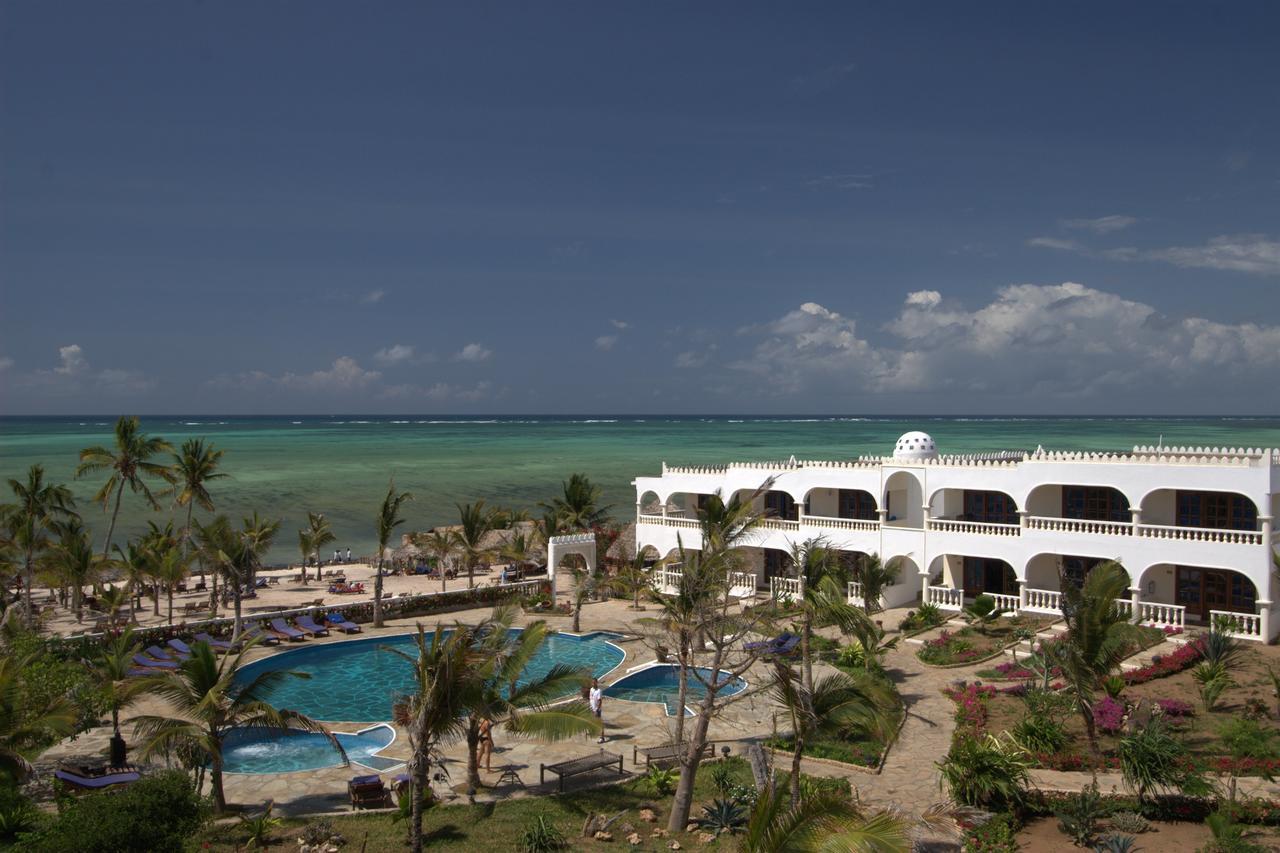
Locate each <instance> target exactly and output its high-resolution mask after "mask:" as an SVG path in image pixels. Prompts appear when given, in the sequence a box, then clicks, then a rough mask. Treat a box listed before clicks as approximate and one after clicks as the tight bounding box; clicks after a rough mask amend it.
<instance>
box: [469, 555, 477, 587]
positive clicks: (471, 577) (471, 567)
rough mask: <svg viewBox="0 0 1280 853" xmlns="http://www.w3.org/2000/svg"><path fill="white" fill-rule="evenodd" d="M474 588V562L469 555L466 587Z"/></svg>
mask: <svg viewBox="0 0 1280 853" xmlns="http://www.w3.org/2000/svg"><path fill="white" fill-rule="evenodd" d="M475 588H476V563H475V560H473V559H471V558H470V557H468V558H467V589H475Z"/></svg>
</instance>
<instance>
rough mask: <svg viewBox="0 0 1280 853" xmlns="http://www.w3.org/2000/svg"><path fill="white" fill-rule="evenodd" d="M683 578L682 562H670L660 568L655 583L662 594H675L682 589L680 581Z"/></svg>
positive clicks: (655, 586)
mask: <svg viewBox="0 0 1280 853" xmlns="http://www.w3.org/2000/svg"><path fill="white" fill-rule="evenodd" d="M683 578H684V567H683V566H682V565H681V564H680V563H670V564H668V565H665V566H661V567H659V568H658V570H657V572H656V574H655V575H654V584H653V585H654V588H655V589H657V590H658V592H659V593H660V594H662V595H675V594H676V593H678V592H679V591H680V581H681V579H683Z"/></svg>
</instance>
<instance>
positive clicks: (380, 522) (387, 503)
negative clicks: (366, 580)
mask: <svg viewBox="0 0 1280 853" xmlns="http://www.w3.org/2000/svg"><path fill="white" fill-rule="evenodd" d="M411 500H413V495H412V494H410V493H409V492H400V493H397V492H396V481H395V480H392V481H391V484H390V485H389V486H388V487H387V496H386V497H385V498H383V499H382V506H381V507H379V508H378V518H377V522H376V524H377V529H378V573H377V574H376V575H374V578H373V627H375V628H381V627H382V560H383V555H384V554H385V553H386V551H387V543H388V542H390V541H391V534H392V533H394V532H395V529H396V528H397V527H399V526H400V525H402V524H404V516H402V515H401V514H400V507H401V506H402V505H403V504H404V503H405V501H411Z"/></svg>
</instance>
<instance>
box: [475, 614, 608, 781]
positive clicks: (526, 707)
mask: <svg viewBox="0 0 1280 853" xmlns="http://www.w3.org/2000/svg"><path fill="white" fill-rule="evenodd" d="M515 621H516V610H515V609H514V608H511V607H501V608H497V609H495V610H494V612H493V615H492V616H490V618H489V619H488V620H486V621H485V622H482V623H481V624H480V625H478V626H476V627H474V628H464V627H462V626H458V627H456V628H455V629H454V630H455V631H465V632H466V633H467V635H468V636H469V637H470V639H471V643H472V645H473V646H474V647H475V649H476V651H477V652H478V653H479V661H480V663H479V664H478V665H477V666H474V667H472V668H471V670H470V671H469V673H468V675H469V678H470V679H471V680H472V681H473V682H474V684H473V686H471V687H469V688H468V689H467V691H466V693H467V695H468V696H469V697H471V698H470V701H469V702H468V706H467V712H468V717H467V734H466V738H467V784H468V786H469V787H472V788H478V787H479V786H480V764H479V760H478V755H479V750H480V724H481V722H482V721H484V720H489V721H490V722H492V723H500V724H502V726H503V727H504V728H505V729H506V730H507V731H508V732H511V733H512V734H516V735H524V736H535V737H542V738H546V739H547V740H563V739H565V738H569V737H573V736H575V735H580V734H588V733H590V734H599V733H600V731H601V725H600V721H599V720H598V719H596V717H595V715H594V714H592V713H591V709H590V708H589V707H587V705H586V704H585V703H583V702H581V701H576V700H575V701H573V702H565V703H559V704H554V705H553V704H552V703H553V702H556V701H557V700H559V699H563V698H564V697H565V695H566V694H568V693H571V692H573V691H574V690H577V689H579V688H581V687H582V686H584V685H585V684H586V683H587V680H588V679H589V678H590V677H591V673H590V672H589V671H587V670H582V669H576V668H574V667H570V666H564V665H560V664H557V665H556V666H554V667H552V668H551V670H550V671H549V672H547V673H546V674H545V675H543V676H541V677H539V678H536V679H532V680H530V681H527V682H525V683H521V681H520V676H521V675H522V674H523V673H524V670H525V668H526V667H527V666H528V665H529V661H530V660H532V658H533V656H534V654H535V653H536V652H537V651H538V647H539V646H541V645H542V643H543V641H544V640H545V639H546V637H547V634H548V633H549V632H548V630H547V623H546V622H543V621H537V622H533V623H531V624H529V625H528V626H526V627H525V629H524V630H523V631H519V632H515V631H512V630H511V629H512V627H513V626H514V625H515Z"/></svg>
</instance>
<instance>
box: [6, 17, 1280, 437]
mask: <svg viewBox="0 0 1280 853" xmlns="http://www.w3.org/2000/svg"><path fill="white" fill-rule="evenodd" d="M451 5H452V7H453V8H450V7H449V6H450V4H423V3H408V2H406V3H394V2H385V3H376V4H357V3H349V2H348V3H322V2H309V3H305V4H304V3H297V2H294V3H285V2H265V3H260V2H255V3H247V2H239V3H237V2H233V3H190V2H173V3H161V4H157V3H130V2H113V3H96V2H94V3H72V2H62V3H39V2H25V1H19V2H15V0H9V2H7V3H5V4H4V7H3V12H2V13H0V16H2V17H0V80H2V81H3V97H2V99H0V144H2V147H3V152H4V154H3V157H0V182H2V183H0V190H2V192H0V288H2V290H0V309H2V310H0V406H2V408H3V411H4V412H5V413H7V414H27V413H72V412H74V413H88V412H92V413H108V414H109V413H116V412H121V411H131V412H144V413H180V412H188V413H189V412H214V413H228V414H231V413H259V412H298V413H310V412H318V413H327V412H348V413H349V412H369V413H374V412H432V413H435V412H439V413H446V412H458V413H464V412H539V413H559V412H564V413H571V412H619V413H629V412H668V413H686V412H706V413H713V412H762V413H765V412H841V413H884V412H895V413H914V412H933V413H948V412H965V413H972V412H991V413H1008V412H1021V413H1073V412H1078V413H1096V412H1131V413H1216V412H1237V413H1276V412H1277V411H1280V383H1278V382H1277V381H1276V377H1277V376H1280V292H1278V290H1280V62H1278V61H1277V60H1276V57H1277V56H1280V6H1277V5H1276V4H1274V3H1223V4H1200V3H1145V4H1144V3H1133V4H1114V3H1107V4H1098V5H1092V6H1091V5H1088V4H1071V5H1070V6H1054V7H1050V6H1049V5H1048V4H1027V3H1007V4H1000V3H984V4H954V3H933V4H926V3H914V4H905V3H904V4H878V6H875V7H873V6H870V5H861V4H847V3H832V4H805V5H803V6H796V5H794V4H750V3H745V4H744V3H724V4H710V3H707V4H675V3H655V4H631V5H628V6H625V7H624V6H623V5H622V4H600V3H579V4H568V3H545V4H484V3H471V4H451Z"/></svg>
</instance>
